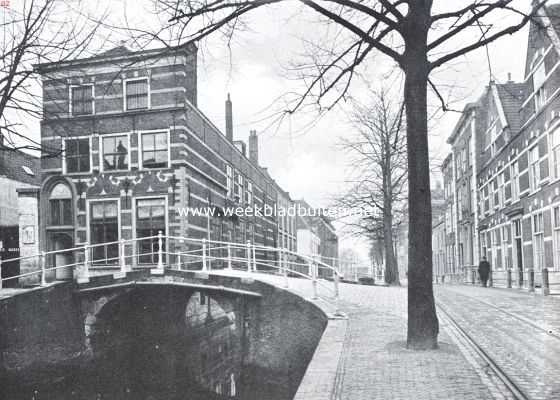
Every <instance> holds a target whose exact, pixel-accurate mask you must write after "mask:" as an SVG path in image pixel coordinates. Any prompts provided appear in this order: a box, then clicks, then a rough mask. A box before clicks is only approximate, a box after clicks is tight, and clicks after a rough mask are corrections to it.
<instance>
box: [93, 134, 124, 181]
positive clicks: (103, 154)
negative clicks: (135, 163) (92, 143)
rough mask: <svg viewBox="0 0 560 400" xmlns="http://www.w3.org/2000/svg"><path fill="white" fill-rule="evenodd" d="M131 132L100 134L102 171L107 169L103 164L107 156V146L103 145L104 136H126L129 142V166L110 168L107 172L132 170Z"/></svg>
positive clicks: (100, 168) (100, 163)
mask: <svg viewBox="0 0 560 400" xmlns="http://www.w3.org/2000/svg"><path fill="white" fill-rule="evenodd" d="M130 134H131V132H122V133H107V134H103V135H99V170H100V171H101V172H104V171H105V167H104V164H103V158H104V156H105V147H104V145H103V138H108V137H113V136H126V139H127V142H128V146H127V149H128V168H125V169H110V170H107V172H119V171H130V169H131V155H132V150H131V148H130Z"/></svg>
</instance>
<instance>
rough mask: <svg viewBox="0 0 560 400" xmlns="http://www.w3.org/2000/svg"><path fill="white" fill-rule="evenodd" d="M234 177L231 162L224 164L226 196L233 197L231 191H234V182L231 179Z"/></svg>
mask: <svg viewBox="0 0 560 400" xmlns="http://www.w3.org/2000/svg"><path fill="white" fill-rule="evenodd" d="M234 179H235V174H234V171H233V167H232V166H231V164H226V191H227V192H226V197H228V198H230V199H231V198H233V191H234V189H233V188H234V186H235V185H234V183H233V180H234Z"/></svg>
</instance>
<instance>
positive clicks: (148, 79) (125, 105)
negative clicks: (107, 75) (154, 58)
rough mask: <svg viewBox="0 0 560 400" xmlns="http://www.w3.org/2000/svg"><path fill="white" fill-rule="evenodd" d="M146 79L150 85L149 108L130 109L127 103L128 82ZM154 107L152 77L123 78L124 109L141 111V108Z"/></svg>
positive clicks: (148, 85)
mask: <svg viewBox="0 0 560 400" xmlns="http://www.w3.org/2000/svg"><path fill="white" fill-rule="evenodd" d="M142 80H145V81H146V83H147V87H148V107H147V108H133V109H132V110H129V109H128V107H127V104H126V84H127V82H132V81H142ZM151 108H152V89H151V79H150V77H149V76H139V77H135V78H127V79H123V110H124V111H141V110H150V109H151Z"/></svg>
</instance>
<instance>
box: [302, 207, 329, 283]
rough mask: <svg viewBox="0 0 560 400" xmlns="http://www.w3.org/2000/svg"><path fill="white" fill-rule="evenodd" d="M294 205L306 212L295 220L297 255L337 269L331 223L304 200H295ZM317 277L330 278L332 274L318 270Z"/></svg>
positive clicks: (324, 270)
mask: <svg viewBox="0 0 560 400" xmlns="http://www.w3.org/2000/svg"><path fill="white" fill-rule="evenodd" d="M296 203H297V205H299V207H300V208H303V209H305V210H307V212H308V215H298V219H297V248H298V253H301V254H303V255H309V256H312V257H314V258H316V259H318V260H319V261H321V262H323V263H324V264H327V265H330V266H331V267H338V265H337V260H338V236H337V234H336V230H335V228H334V227H333V226H332V223H331V221H330V220H329V219H328V218H327V217H326V216H324V215H322V213H321V211H320V210H317V209H314V208H312V207H311V206H310V205H309V204H308V203H307V202H306V201H305V200H297V201H296ZM319 275H320V276H331V275H332V272H331V271H330V270H326V269H320V270H319Z"/></svg>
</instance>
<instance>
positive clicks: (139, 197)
mask: <svg viewBox="0 0 560 400" xmlns="http://www.w3.org/2000/svg"><path fill="white" fill-rule="evenodd" d="M148 199H164V200H165V234H166V235H168V236H169V198H168V196H166V195H153V196H135V197H134V198H132V199H131V201H133V202H134V203H132V205H133V207H132V238H133V239H138V237H137V236H136V214H137V206H136V204H137V203H136V201H137V200H148ZM168 245H169V244H168ZM137 246H138V243H137V241H136V242H135V244H134V245H133V246H132V259H133V260H134V263H137V264H138V265H150V264H149V263H148V264H144V263H138V254H137V250H138V247H137Z"/></svg>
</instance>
